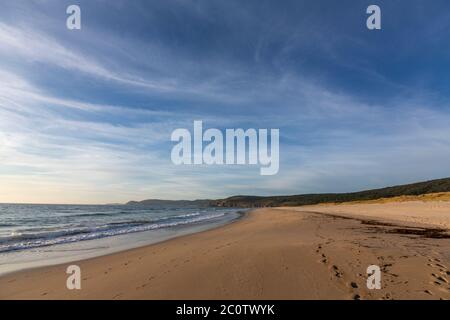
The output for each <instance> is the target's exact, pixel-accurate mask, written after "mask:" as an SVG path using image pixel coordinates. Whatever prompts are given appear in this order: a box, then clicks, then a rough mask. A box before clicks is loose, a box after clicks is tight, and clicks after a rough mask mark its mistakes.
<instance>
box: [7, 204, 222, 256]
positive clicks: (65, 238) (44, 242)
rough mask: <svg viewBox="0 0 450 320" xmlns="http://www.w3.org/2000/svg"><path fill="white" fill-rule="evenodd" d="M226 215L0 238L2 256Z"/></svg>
mask: <svg viewBox="0 0 450 320" xmlns="http://www.w3.org/2000/svg"><path fill="white" fill-rule="evenodd" d="M225 215H226V212H220V213H214V214H205V215H200V213H199V212H196V213H189V214H183V215H176V216H167V217H161V218H159V219H157V220H156V221H151V220H141V221H123V222H112V223H108V224H106V225H102V226H96V227H90V228H86V227H84V228H71V229H63V230H59V231H56V232H47V233H44V234H42V233H32V234H23V233H18V234H16V235H11V236H9V237H6V238H0V253H3V252H9V251H17V250H25V249H32V248H38V247H44V246H50V245H56V244H64V243H72V242H78V241H85V240H93V239H100V238H106V237H111V236H117V235H123V234H129V233H135V232H142V231H149V230H156V229H161V228H169V227H176V226H180V225H187V224H194V223H198V222H202V221H207V220H213V219H217V218H220V217H223V216H225Z"/></svg>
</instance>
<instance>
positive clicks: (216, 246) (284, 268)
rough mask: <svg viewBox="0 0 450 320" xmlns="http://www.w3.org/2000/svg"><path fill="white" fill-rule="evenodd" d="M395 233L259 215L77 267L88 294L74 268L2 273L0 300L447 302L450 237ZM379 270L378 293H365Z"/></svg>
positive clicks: (332, 220) (388, 228)
mask: <svg viewBox="0 0 450 320" xmlns="http://www.w3.org/2000/svg"><path fill="white" fill-rule="evenodd" d="M321 210H322V211H324V210H325V209H324V208H323V206H322V207H321ZM405 224H406V226H408V222H407V221H406V222H405ZM408 228H409V227H408ZM410 228H414V229H416V228H417V226H412V227H410ZM397 231H398V230H396V228H395V227H393V226H392V225H389V224H387V223H386V224H382V223H380V224H375V225H374V224H364V223H362V222H361V220H358V219H357V218H356V217H353V218H352V217H340V216H337V215H334V216H333V215H332V214H331V215H327V214H326V213H325V214H324V212H321V213H312V212H308V210H306V209H305V208H302V207H294V208H266V209H254V210H249V211H248V212H247V213H246V214H244V215H243V216H242V217H241V218H239V219H237V220H236V221H234V222H232V223H228V224H226V225H224V226H221V227H217V228H214V229H209V230H205V231H201V232H198V233H194V234H189V235H185V236H181V237H177V238H173V239H170V240H166V241H163V242H160V243H157V244H152V245H148V246H144V247H139V248H135V249H130V250H126V251H121V252H119V253H113V254H110V255H106V256H101V257H96V258H91V259H86V260H81V261H77V262H76V263H77V264H78V265H79V266H80V268H81V274H82V289H81V290H68V289H67V288H65V284H66V280H67V276H68V275H67V274H66V273H65V269H66V267H67V264H64V265H57V266H50V267H43V268H36V269H32V270H26V271H19V272H17V273H13V274H8V275H5V276H1V277H0V287H1V288H2V290H1V291H0V299H194V300H195V299H440V298H442V299H450V287H449V285H448V278H449V275H450V269H449V266H450V252H449V250H448V249H449V248H450V240H449V239H447V238H434V237H432V236H430V235H427V234H425V235H423V234H414V233H410V234H407V235H405V234H402V233H400V232H397ZM373 264H376V265H380V268H381V270H382V279H383V280H382V283H383V287H382V289H381V290H369V289H367V288H366V286H365V282H366V268H367V266H369V265H373ZM439 278H440V279H439Z"/></svg>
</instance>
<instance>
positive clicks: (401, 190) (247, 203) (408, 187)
mask: <svg viewBox="0 0 450 320" xmlns="http://www.w3.org/2000/svg"><path fill="white" fill-rule="evenodd" d="M437 192H450V178H445V179H438V180H430V181H425V182H418V183H411V184H405V185H399V186H392V187H386V188H381V189H373V190H365V191H359V192H349V193H322V194H301V195H292V196H271V197H257V196H234V197H230V198H226V199H220V200H212V201H211V202H210V205H212V206H217V207H280V206H302V205H311V204H319V203H327V202H335V203H341V202H348V201H363V200H376V199H381V198H392V197H398V196H416V195H422V194H429V193H437Z"/></svg>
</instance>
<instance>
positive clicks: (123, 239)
mask: <svg viewBox="0 0 450 320" xmlns="http://www.w3.org/2000/svg"><path fill="white" fill-rule="evenodd" d="M247 211H250V210H249V209H242V210H238V211H236V213H235V214H236V217H234V218H230V219H229V220H225V221H215V222H209V223H208V222H199V223H194V224H192V225H190V226H188V227H185V226H181V227H180V226H175V227H171V228H167V229H165V228H163V229H157V230H149V231H141V232H135V233H129V234H124V235H115V236H111V237H104V238H99V239H93V240H88V241H78V242H72V243H65V244H57V245H50V246H42V247H38V248H34V249H25V250H18V251H11V252H6V253H2V254H3V255H4V257H3V258H9V260H10V261H11V258H13V259H14V258H16V259H17V256H21V255H25V256H26V255H27V254H28V255H29V254H30V253H31V254H33V255H34V258H33V259H31V260H26V261H24V260H23V258H22V259H20V258H19V261H14V263H11V262H9V263H8V264H3V267H2V265H1V264H0V278H1V277H3V276H6V275H10V274H14V273H17V272H23V271H28V270H33V269H37V268H45V267H51V266H58V265H63V264H70V263H76V262H80V261H84V260H88V259H94V258H100V257H104V256H108V255H112V254H117V253H121V252H124V251H128V250H133V249H138V248H142V247H146V246H150V245H154V244H159V243H164V242H165V241H169V240H172V239H176V238H179V237H184V236H187V235H191V234H196V233H201V232H205V231H208V230H214V229H216V228H221V227H223V226H226V225H228V224H232V223H235V222H236V221H239V220H240V219H242V218H243V217H244V216H245V214H246V212H247ZM146 236H148V237H147V239H146ZM112 243H113V244H112ZM36 251H41V252H45V253H46V254H47V255H48V253H53V252H55V253H57V252H66V253H71V255H70V256H61V255H56V256H51V255H50V256H47V257H42V256H43V254H41V256H40V255H39V254H37V253H35V252H36ZM19 264H21V265H22V266H20V267H17V265H19ZM4 265H6V267H5V266H4Z"/></svg>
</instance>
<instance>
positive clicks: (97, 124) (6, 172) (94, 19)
mask: <svg viewBox="0 0 450 320" xmlns="http://www.w3.org/2000/svg"><path fill="white" fill-rule="evenodd" d="M70 4H78V5H80V7H81V12H82V29H81V30H77V31H71V30H68V29H67V28H66V18H67V14H66V12H65V11H66V8H67V6H68V5H70ZM370 4H377V5H379V6H380V7H381V11H382V30H379V31H369V30H368V29H367V28H366V26H365V24H366V18H367V14H366V13H365V11H366V8H367V6H369V5H370ZM449 36H450V4H449V3H448V1H444V0H442V1H439V0H435V1H433V2H432V3H427V2H426V1H393V0H390V1H378V0H377V1H350V0H343V1H300V0H296V1H274V0H273V1H264V0H258V1H256V0H255V1H249V0H246V1H242V0H241V1H230V0H227V1H215V0H208V1H206V0H204V1H188V0H183V1H181V0H178V1H138V0H134V1H129V0H128V1H117V0H115V1H114V0H108V1H106V0H104V1H53V0H39V1H38V0H35V1H31V0H30V1H28V0H27V1H22V0H18V1H8V2H7V3H2V10H1V11H0V164H1V166H0V181H1V182H0V202H34V203H110V202H124V201H128V200H140V199H146V198H165V199H196V198H219V197H225V196H230V195H235V194H255V195H272V194H297V193H315V192H345V191H356V190H360V189H368V188H374V187H382V186H386V185H393V184H401V183H408V182H415V181H420V180H427V179H433V178H441V177H447V176H450V174H449V172H450V170H449V169H450V165H449V161H448V159H450V126H449V123H450V110H449V105H450V104H449V98H450V90H448V88H449V84H450V72H449V69H450V68H449V66H450V48H449V47H450V42H449V41H448V38H449ZM194 120H202V121H203V123H204V126H205V127H211V128H221V129H225V128H244V129H245V128H279V129H280V171H279V173H278V174H277V175H275V176H260V174H259V167H257V166H197V167H193V166H175V165H173V164H172V162H171V159H170V151H171V148H172V146H173V143H172V142H171V141H170V134H171V132H172V131H173V130H174V129H176V128H192V125H193V121H194Z"/></svg>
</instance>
